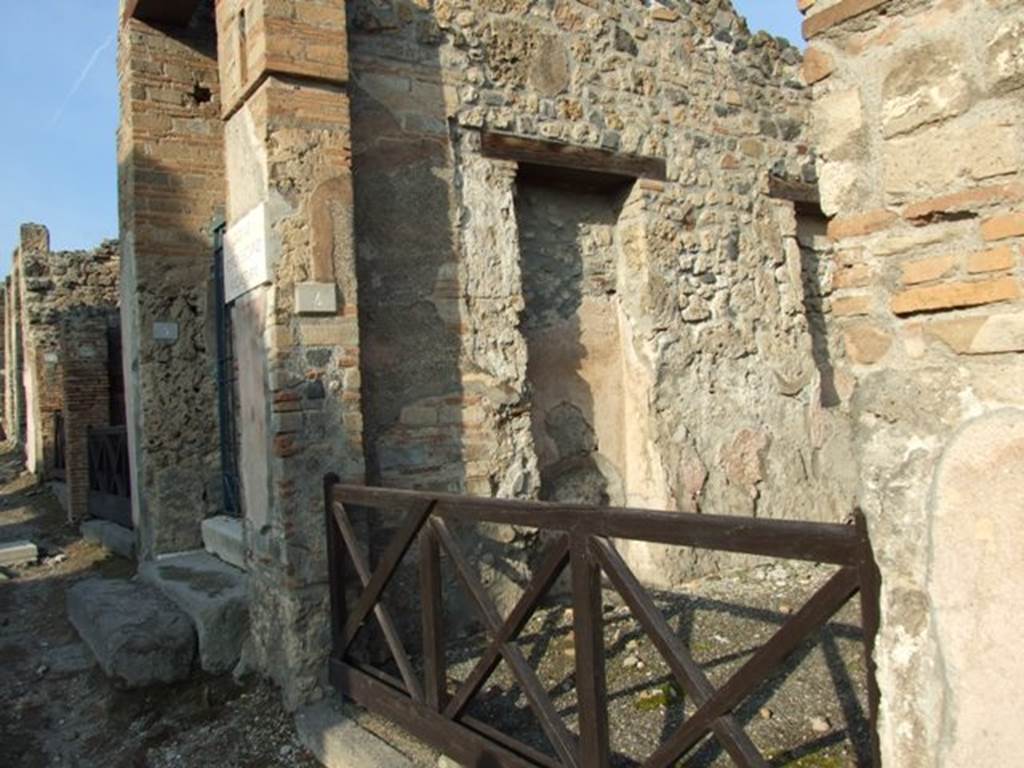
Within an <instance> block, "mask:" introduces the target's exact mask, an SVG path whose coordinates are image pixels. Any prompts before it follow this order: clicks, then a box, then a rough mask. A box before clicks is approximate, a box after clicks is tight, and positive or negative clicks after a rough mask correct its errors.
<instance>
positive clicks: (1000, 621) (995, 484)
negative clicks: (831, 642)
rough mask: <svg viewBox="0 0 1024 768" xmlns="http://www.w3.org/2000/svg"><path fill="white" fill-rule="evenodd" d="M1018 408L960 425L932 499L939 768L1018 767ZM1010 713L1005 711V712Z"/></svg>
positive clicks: (1021, 538)
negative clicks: (944, 728) (947, 725)
mask: <svg viewBox="0 0 1024 768" xmlns="http://www.w3.org/2000/svg"><path fill="white" fill-rule="evenodd" d="M1022 476H1024V411H1021V410H1020V409H1017V408H1007V409H1002V410H998V411H995V412H992V413H988V414H986V415H984V416H981V417H979V418H977V419H974V420H972V421H969V422H967V423H966V424H964V425H963V426H962V427H961V428H960V429H959V430H958V431H957V433H956V434H955V435H954V436H953V437H952V438H951V439H949V441H948V443H947V444H946V445H945V448H944V450H943V453H942V458H941V460H940V462H939V466H938V468H937V469H936V471H935V477H934V481H933V483H932V486H931V492H930V494H929V504H928V506H929V512H930V516H929V519H928V523H929V528H928V531H927V532H926V535H927V540H928V541H929V542H930V546H929V549H928V555H929V556H928V563H927V571H926V573H927V574H928V576H927V578H928V583H927V592H928V598H929V601H928V602H929V631H930V632H931V633H932V636H933V637H934V641H935V643H936V644H937V651H938V653H937V654H936V657H937V658H941V659H942V665H941V669H942V690H943V695H944V697H945V700H944V701H943V716H944V718H946V720H947V722H951V723H956V728H955V729H950V730H951V732H950V733H944V734H943V736H944V738H943V740H942V744H941V747H940V748H939V750H938V751H937V753H936V755H935V760H934V764H935V765H949V766H954V765H957V766H960V765H963V766H967V765H971V766H983V765H984V766H990V765H991V766H997V765H998V766H1009V765H1013V764H1015V763H1019V762H1020V726H1019V721H1018V720H1017V718H1016V717H1015V716H1013V715H1011V714H1008V713H1012V712H1017V711H1020V709H1021V707H1024V689H1022V688H1021V686H1020V681H1021V680H1022V679H1024V654H1021V653H1018V652H1016V651H1015V650H1014V649H1015V648H1017V647H1018V645H1019V643H1020V637H1021V633H1024V592H1022V591H1021V589H1020V584H1019V581H1018V579H1017V578H1016V575H1017V574H1020V573H1021V572H1022V570H1024V534H1022V532H1021V528H1020V511H1021V503H1020V478H1021V477H1022ZM1003 713H1007V714H1003Z"/></svg>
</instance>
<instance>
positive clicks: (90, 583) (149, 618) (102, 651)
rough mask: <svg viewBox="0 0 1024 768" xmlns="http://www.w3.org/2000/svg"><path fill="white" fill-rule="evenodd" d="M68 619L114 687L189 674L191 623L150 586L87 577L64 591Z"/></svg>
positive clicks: (140, 685) (193, 646)
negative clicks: (65, 593) (66, 591)
mask: <svg viewBox="0 0 1024 768" xmlns="http://www.w3.org/2000/svg"><path fill="white" fill-rule="evenodd" d="M67 611H68V618H69V619H70V620H71V624H72V625H73V626H74V627H75V629H76V630H77V632H78V634H79V635H80V636H81V638H82V640H84V641H85V644H86V645H88V646H89V649H90V650H91V651H92V653H93V655H94V656H95V657H96V661H97V662H99V665H100V668H101V669H102V670H103V672H104V674H106V675H107V677H109V678H111V680H112V681H113V682H114V685H115V686H117V687H119V688H144V687H147V686H150V685H156V684H158V683H175V682H178V681H180V680H185V679H186V678H188V676H189V675H190V674H191V673H192V661H193V659H194V658H195V653H196V635H195V629H193V627H192V622H191V621H190V620H189V618H188V616H186V615H185V614H184V612H182V611H180V610H179V609H178V608H177V607H176V606H175V605H174V604H173V603H171V602H170V601H169V600H168V599H167V598H166V597H164V596H163V595H161V594H160V593H159V592H158V591H157V590H155V589H153V587H151V586H148V585H146V584H140V583H139V582H138V581H126V580H124V579H101V578H91V579H86V580H85V581H80V582H78V583H77V584H75V585H74V586H72V587H71V588H70V589H69V590H68V593H67Z"/></svg>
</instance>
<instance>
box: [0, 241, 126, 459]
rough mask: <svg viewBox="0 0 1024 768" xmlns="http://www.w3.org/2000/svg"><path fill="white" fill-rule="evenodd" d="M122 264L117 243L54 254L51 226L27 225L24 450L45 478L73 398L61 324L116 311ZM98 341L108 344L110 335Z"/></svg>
mask: <svg viewBox="0 0 1024 768" xmlns="http://www.w3.org/2000/svg"><path fill="white" fill-rule="evenodd" d="M119 264H120V257H119V251H118V244H117V242H115V241H108V242H106V243H103V244H102V245H101V246H100V247H99V248H97V249H95V250H93V251H57V252H54V251H51V250H50V235H49V232H48V231H47V230H46V228H45V227H43V226H40V225H37V224H25V225H23V226H22V229H21V245H20V247H19V249H18V252H17V254H16V258H15V261H14V265H13V273H12V277H13V282H14V284H15V286H16V290H17V291H18V296H19V298H20V306H19V308H18V324H19V326H20V328H19V333H20V337H21V348H22V359H23V361H24V362H23V366H22V388H23V392H24V414H25V416H24V419H25V431H24V447H25V457H26V465H27V467H28V469H29V471H31V472H35V473H36V474H37V475H38V476H40V477H41V478H45V477H47V476H48V475H49V474H50V473H51V472H52V470H53V461H54V443H55V439H56V431H55V428H56V414H58V413H60V412H62V410H63V406H64V400H65V397H66V395H67V394H69V393H65V391H64V390H63V389H62V387H61V355H60V329H61V323H62V321H63V319H64V318H66V317H68V316H69V315H72V314H74V313H77V312H80V311H82V310H89V311H96V312H100V313H102V312H108V311H116V308H117V304H118V269H119ZM97 343H104V344H105V343H106V338H105V336H104V337H102V338H100V339H97ZM70 394H73V393H70Z"/></svg>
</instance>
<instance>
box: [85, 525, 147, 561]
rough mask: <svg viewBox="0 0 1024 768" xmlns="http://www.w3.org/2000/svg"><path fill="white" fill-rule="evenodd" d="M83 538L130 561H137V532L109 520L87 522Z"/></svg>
mask: <svg viewBox="0 0 1024 768" xmlns="http://www.w3.org/2000/svg"><path fill="white" fill-rule="evenodd" d="M81 530H82V538H83V539H85V540H86V541H91V542H92V543H94V544H99V545H100V546H101V547H103V548H104V549H106V550H108V551H110V552H113V553H114V554H115V555H119V556H121V557H124V558H126V559H128V560H134V559H135V531H133V530H131V529H130V528H125V527H124V526H121V525H118V524H117V523H112V522H110V521H109V520H86V521H85V522H84V523H82V529H81Z"/></svg>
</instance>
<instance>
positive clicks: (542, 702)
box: [430, 518, 580, 768]
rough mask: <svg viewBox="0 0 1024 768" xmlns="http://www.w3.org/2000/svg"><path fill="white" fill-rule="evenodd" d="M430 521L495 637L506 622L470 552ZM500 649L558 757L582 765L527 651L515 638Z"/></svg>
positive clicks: (435, 520) (442, 525)
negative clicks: (495, 605)
mask: <svg viewBox="0 0 1024 768" xmlns="http://www.w3.org/2000/svg"><path fill="white" fill-rule="evenodd" d="M430 524H431V525H432V526H433V528H434V531H435V532H436V533H437V537H438V540H439V541H440V542H441V547H442V548H443V549H444V550H445V552H447V553H448V556H449V557H450V558H451V560H452V563H453V564H454V566H455V573H456V575H457V576H458V578H459V581H460V582H462V585H463V586H464V587H465V588H466V591H467V592H468V593H469V596H470V598H471V599H472V602H473V604H474V606H475V607H476V610H477V612H478V613H479V614H480V618H481V619H482V620H483V622H484V625H485V626H486V627H487V631H488V633H489V634H490V635H491V638H492V639H493V638H497V637H499V635H500V633H501V629H502V624H503V622H502V620H501V617H500V616H499V614H498V611H497V609H496V608H495V607H494V603H493V601H492V600H491V598H490V595H488V594H487V590H486V589H485V588H484V586H483V584H481V583H480V579H479V578H478V577H477V575H476V573H475V572H474V570H473V567H472V566H471V565H470V564H469V561H468V560H466V556H465V555H464V554H463V553H462V549H461V548H460V547H459V545H458V542H456V540H455V537H454V536H453V535H452V533H451V531H450V530H449V529H448V526H447V525H445V523H444V521H443V520H440V519H438V518H433V519H432V520H431V521H430ZM499 651H500V653H501V655H502V657H503V658H504V659H505V662H506V663H507V664H508V666H509V669H511V670H512V674H513V675H515V677H516V679H517V680H518V681H519V684H520V686H522V689H523V693H524V694H525V695H526V699H527V701H529V703H530V707H531V708H532V709H533V711H534V713H535V714H536V715H537V720H538V721H539V722H540V726H541V728H543V729H544V733H545V734H547V737H548V739H550V741H551V746H552V747H553V748H554V750H555V752H556V753H557V755H558V758H559V759H560V760H561V761H562V763H563V764H565V765H567V766H570V768H580V763H579V760H578V758H577V750H576V745H575V743H574V739H573V737H572V734H570V733H569V730H568V729H567V728H566V727H565V723H564V722H563V721H562V718H561V717H560V716H559V714H558V711H557V710H556V709H555V706H554V704H553V703H552V701H551V699H550V697H549V696H548V694H547V691H546V690H545V689H544V686H543V684H542V683H541V682H540V679H539V678H538V677H537V673H536V672H534V671H533V669H532V668H531V667H530V664H529V662H528V661H527V660H526V657H524V656H523V652H522V651H521V650H519V648H518V647H517V646H516V645H514V644H513V643H511V642H503V643H501V645H500V647H499Z"/></svg>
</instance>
